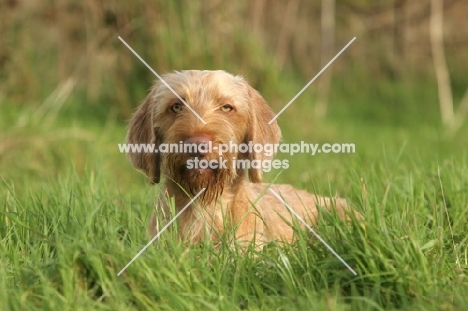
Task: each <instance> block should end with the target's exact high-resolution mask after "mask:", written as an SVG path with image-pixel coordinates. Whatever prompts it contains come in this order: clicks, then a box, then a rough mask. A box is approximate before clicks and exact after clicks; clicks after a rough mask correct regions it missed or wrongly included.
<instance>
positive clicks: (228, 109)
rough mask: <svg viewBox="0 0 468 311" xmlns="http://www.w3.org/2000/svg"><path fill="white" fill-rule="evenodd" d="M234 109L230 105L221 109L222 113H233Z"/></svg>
mask: <svg viewBox="0 0 468 311" xmlns="http://www.w3.org/2000/svg"><path fill="white" fill-rule="evenodd" d="M233 109H234V108H232V106H231V105H229V104H226V105H224V106H222V107H221V111H223V112H229V111H232V110H233Z"/></svg>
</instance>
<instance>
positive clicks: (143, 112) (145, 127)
mask: <svg viewBox="0 0 468 311" xmlns="http://www.w3.org/2000/svg"><path fill="white" fill-rule="evenodd" d="M153 95H154V91H152V92H150V94H149V95H148V96H147V97H146V99H145V100H144V101H143V103H142V104H141V105H140V106H139V107H138V108H137V110H136V112H135V113H134V114H133V116H132V119H131V120H130V126H129V129H128V133H127V144H134V145H139V144H153V146H154V150H157V148H158V146H159V144H160V140H161V137H160V135H159V133H158V129H157V128H155V127H154V126H153V110H154V109H153V106H154V105H153ZM137 147H138V146H137ZM140 151H141V152H132V150H130V152H129V153H128V157H129V159H130V162H131V163H132V164H133V166H134V167H136V168H137V169H139V170H141V171H143V172H144V173H145V174H146V176H148V179H149V181H150V182H151V183H153V184H154V183H159V181H160V176H161V156H160V154H159V153H156V152H144V150H143V149H142V150H140Z"/></svg>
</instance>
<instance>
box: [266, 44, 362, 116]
mask: <svg viewBox="0 0 468 311" xmlns="http://www.w3.org/2000/svg"><path fill="white" fill-rule="evenodd" d="M354 40H356V37H354V38H353V39H351V41H349V42H348V44H346V45H345V47H344V48H342V49H341V51H339V52H338V54H336V56H335V57H333V58H332V60H331V61H329V62H328V64H326V65H325V67H323V68H322V70H320V72H319V73H318V74H316V75H315V77H313V78H312V80H310V81H309V83H307V85H306V86H304V87H303V88H302V90H301V91H300V92H299V93H297V95H296V96H294V98H293V99H291V100H290V101H289V103H288V104H287V105H286V106H284V107H283V109H281V110H280V112H278V113H277V114H276V116H274V117H273V119H271V120H270V122H268V124H271V123H273V121H275V120H276V118H278V117H279V115H280V114H282V113H283V111H285V110H286V108H288V107H289V105H291V104H292V103H293V101H295V100H296V98H298V97H299V95H301V94H302V92H304V91H305V90H306V89H307V88H308V87H309V85H311V84H312V82H314V81H315V79H317V78H318V76H320V75H321V74H322V72H324V71H325V69H327V68H328V66H330V65H331V63H333V62H334V61H335V59H337V58H338V56H340V54H341V53H343V52H344V50H346V49H347V48H348V46H350V45H351V43H353V41H354Z"/></svg>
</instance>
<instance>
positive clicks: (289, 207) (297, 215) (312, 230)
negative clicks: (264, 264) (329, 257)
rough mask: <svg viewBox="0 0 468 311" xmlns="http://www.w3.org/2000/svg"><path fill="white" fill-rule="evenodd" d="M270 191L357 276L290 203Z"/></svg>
mask: <svg viewBox="0 0 468 311" xmlns="http://www.w3.org/2000/svg"><path fill="white" fill-rule="evenodd" d="M269 190H270V191H271V192H272V193H273V194H274V195H275V197H277V198H278V200H280V201H281V203H283V204H284V205H285V206H286V207H287V208H288V210H289V211H290V212H291V213H293V214H294V216H296V217H297V219H299V220H300V221H301V222H302V223H303V224H304V226H306V227H307V229H309V230H310V232H312V233H313V234H314V235H315V236H316V237H317V239H319V240H320V242H322V243H323V244H324V245H325V246H326V247H327V248H328V249H329V250H330V252H332V253H333V255H335V256H336V257H337V258H338V259H339V260H340V261H341V262H342V263H343V264H344V265H345V266H346V268H348V269H349V270H350V271H351V272H352V273H353V274H354V275H357V273H356V271H354V270H353V268H351V266H350V265H348V264H347V263H346V261H344V260H343V258H341V256H340V255H338V253H337V252H335V251H334V250H333V248H331V246H330V245H328V244H327V242H325V241H324V240H323V239H322V238H321V237H320V235H318V233H317V232H315V230H314V229H312V228H311V227H310V226H309V225H308V224H307V223H306V222H305V221H304V219H302V217H301V216H299V214H297V213H296V212H295V211H294V210H293V209H292V208H291V206H289V205H288V203H286V202H285V201H284V200H283V199H282V198H281V197H280V195H279V194H278V193H276V191H274V190H273V189H271V188H270V189H269Z"/></svg>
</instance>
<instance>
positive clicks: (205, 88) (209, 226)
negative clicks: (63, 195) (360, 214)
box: [127, 70, 350, 245]
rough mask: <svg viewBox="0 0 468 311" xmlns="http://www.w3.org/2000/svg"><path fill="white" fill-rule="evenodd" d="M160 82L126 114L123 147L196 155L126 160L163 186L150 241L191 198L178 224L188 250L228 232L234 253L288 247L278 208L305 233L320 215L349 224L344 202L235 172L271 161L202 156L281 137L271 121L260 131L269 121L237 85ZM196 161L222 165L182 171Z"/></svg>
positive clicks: (218, 80)
mask: <svg viewBox="0 0 468 311" xmlns="http://www.w3.org/2000/svg"><path fill="white" fill-rule="evenodd" d="M162 80H163V81H165V82H166V83H167V85H166V84H165V83H163V82H161V81H159V82H157V83H155V85H154V86H153V88H152V89H151V91H150V93H149V94H148V96H147V97H146V99H145V100H144V101H143V103H142V104H141V105H140V106H139V107H138V108H137V110H136V112H135V113H134V114H133V116H132V118H131V120H130V125H129V131H128V134H127V143H128V144H152V145H154V146H155V148H156V149H157V148H158V147H160V146H163V144H166V146H167V145H170V144H173V145H184V146H185V144H192V145H195V146H197V147H203V148H197V150H190V151H188V152H180V150H179V152H148V153H138V152H133V153H132V152H131V153H129V154H128V156H129V158H130V161H131V163H132V164H133V166H134V167H136V168H137V169H139V170H141V171H143V172H144V173H145V174H146V176H147V177H148V179H149V181H150V182H151V183H153V184H154V183H160V181H161V175H162V177H163V178H164V179H165V181H164V184H163V186H162V189H161V194H160V196H159V198H158V201H157V212H156V213H154V214H153V215H152V217H151V220H150V224H149V229H150V233H151V235H152V236H155V235H156V234H157V233H158V232H159V231H160V230H161V226H162V225H163V223H164V222H167V221H168V220H169V217H170V208H169V206H170V204H174V205H175V208H176V211H177V212H180V211H181V210H182V209H183V208H184V207H185V206H187V205H188V204H189V203H190V201H191V200H192V198H194V197H195V196H196V195H198V194H199V193H201V194H199V196H198V197H197V198H196V200H195V201H194V202H192V203H191V205H190V206H189V207H188V208H187V209H186V210H185V211H184V212H183V213H182V214H181V215H180V217H179V218H178V224H179V232H180V235H181V238H182V239H183V240H185V241H188V242H189V243H200V242H202V241H206V240H210V239H211V240H213V241H215V242H218V243H219V242H220V237H221V236H222V235H223V234H225V233H228V232H233V233H232V240H234V241H236V242H239V243H241V244H242V245H247V244H248V243H250V242H252V241H254V243H255V244H256V245H261V244H262V243H267V242H270V241H273V240H278V241H283V242H288V243H291V242H293V241H294V240H295V236H296V235H295V233H294V230H293V226H292V224H293V223H294V222H295V221H296V220H295V219H294V217H295V216H294V215H293V214H292V213H291V212H290V211H289V210H288V209H287V208H286V206H285V204H284V203H283V201H282V200H284V201H285V202H286V203H287V204H289V206H291V207H292V208H293V209H294V211H295V212H296V213H297V214H298V215H299V216H300V217H301V218H303V219H304V220H305V221H306V222H307V223H308V224H309V225H311V226H313V225H315V224H316V222H317V217H318V214H319V210H320V208H324V209H328V210H335V211H336V212H337V213H338V215H339V216H340V217H342V218H348V217H349V214H350V208H349V206H348V204H347V202H346V201H345V200H344V199H341V198H336V199H332V198H327V197H321V196H318V195H314V194H310V193H308V192H306V191H304V190H298V189H295V188H293V187H292V186H290V185H284V184H283V185H281V184H274V185H270V184H266V183H262V177H263V171H262V169H261V168H258V167H256V168H253V167H250V168H248V167H238V166H236V165H235V162H236V161H240V160H242V161H244V162H243V163H246V162H247V163H253V161H255V160H256V161H257V163H264V162H263V161H265V160H266V161H270V160H272V158H273V155H271V154H267V153H266V152H263V153H262V152H251V151H247V152H240V150H234V151H229V152H225V153H223V154H219V152H215V151H209V150H208V148H207V147H208V146H211V147H212V148H213V149H216V148H217V147H220V146H221V145H229V144H233V145H234V144H237V145H240V144H245V145H247V144H248V143H249V142H250V143H251V144H260V145H266V144H278V143H279V141H280V138H281V131H280V128H279V127H278V124H277V122H276V120H275V121H274V122H272V123H271V124H268V123H269V121H270V120H272V119H273V117H274V116H275V114H274V113H273V111H272V110H271V109H270V107H269V106H268V104H267V102H266V101H265V100H264V99H263V97H262V96H261V95H260V94H259V92H258V91H256V90H255V89H254V88H252V87H251V86H250V85H249V84H248V83H247V82H246V80H245V79H244V78H242V77H240V76H233V75H231V74H229V73H227V72H225V71H221V70H218V71H205V70H204V71H199V70H187V71H180V72H174V73H169V74H166V75H164V76H163V77H162ZM168 86H170V88H171V89H172V90H171V89H169V88H168ZM173 91H174V92H175V93H176V94H177V95H178V96H177V95H176V94H174V92H173ZM205 123H206V124H205ZM201 160H206V162H205V163H210V162H209V161H211V162H212V163H215V161H218V160H219V161H220V162H224V163H225V164H226V165H225V166H224V167H214V168H213V167H206V165H205V167H193V165H192V166H190V165H188V163H192V164H193V161H201ZM269 189H272V190H273V191H274V192H275V193H276V194H278V195H280V196H281V198H282V200H279V198H278V197H277V196H275V193H273V192H272V191H271V190H269ZM170 202H172V203H170ZM158 214H160V215H158ZM161 215H162V217H158V216H161Z"/></svg>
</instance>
